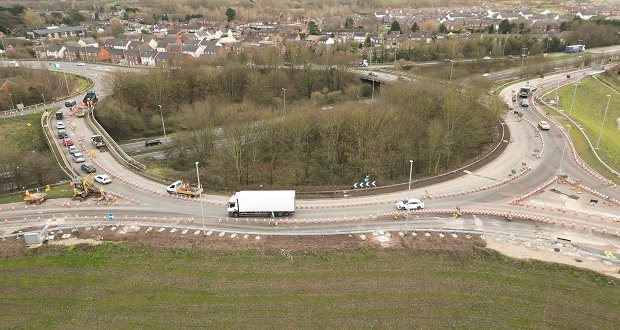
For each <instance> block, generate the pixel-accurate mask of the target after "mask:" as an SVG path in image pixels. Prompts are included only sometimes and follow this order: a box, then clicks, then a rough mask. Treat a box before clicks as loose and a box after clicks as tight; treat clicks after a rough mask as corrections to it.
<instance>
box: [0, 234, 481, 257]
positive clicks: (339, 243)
mask: <svg viewBox="0 0 620 330" xmlns="http://www.w3.org/2000/svg"><path fill="white" fill-rule="evenodd" d="M158 229H159V227H153V228H152V230H151V231H149V232H146V230H147V227H142V228H140V230H139V231H137V232H132V231H131V230H129V231H128V232H127V233H121V230H122V228H120V227H119V228H117V229H116V230H114V231H111V230H110V229H109V227H106V228H104V229H103V230H97V229H96V228H93V229H91V230H80V231H79V232H73V233H72V237H74V238H78V239H81V240H96V241H116V242H130V243H132V244H137V245H144V246H149V247H157V248H184V249H188V248H198V249H205V250H212V251H223V252H227V251H235V250H248V249H250V250H259V251H261V252H263V253H269V254H273V253H282V252H283V251H287V252H328V251H334V250H359V249H369V250H374V249H377V250H378V249H385V248H390V249H408V250H411V251H419V252H441V253H448V254H452V255H455V256H459V257H466V256H468V255H471V254H472V253H474V252H475V251H479V250H480V249H484V247H485V246H486V242H485V241H484V240H482V239H480V237H479V236H467V237H466V236H459V237H457V238H454V237H452V236H451V235H445V236H444V237H440V236H438V235H436V234H433V235H431V236H425V235H424V234H419V235H417V236H415V237H413V236H411V235H409V236H406V237H400V236H399V235H397V234H390V233H387V232H386V233H384V234H382V235H378V234H377V235H368V236H366V237H360V236H359V235H339V236H313V237H306V236H300V237H281V236H260V237H257V236H254V235H250V236H247V237H244V236H243V235H238V236H235V237H234V238H231V235H232V234H231V233H225V234H224V235H222V236H220V235H221V232H213V233H211V235H208V236H206V237H203V235H202V234H201V233H199V234H194V231H188V232H186V233H185V234H182V231H176V232H174V233H170V229H166V231H163V232H158V231H157V230H158ZM64 233H65V234H66V233H68V232H64ZM55 234H56V238H55V239H54V240H53V241H50V244H54V243H56V242H58V243H60V242H62V241H64V240H63V239H61V238H60V236H61V235H62V233H60V232H57V233H55ZM75 242H76V243H79V240H76V241H75ZM85 242H87V241H85ZM27 250H28V249H27V248H26V245H25V242H24V240H23V239H22V238H20V239H7V240H5V241H0V257H11V256H21V255H25V254H26V253H27Z"/></svg>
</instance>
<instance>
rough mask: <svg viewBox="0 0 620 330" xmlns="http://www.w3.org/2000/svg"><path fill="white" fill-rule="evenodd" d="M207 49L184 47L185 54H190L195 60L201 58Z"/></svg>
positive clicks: (202, 47)
mask: <svg viewBox="0 0 620 330" xmlns="http://www.w3.org/2000/svg"><path fill="white" fill-rule="evenodd" d="M204 50H205V47H204V46H199V45H197V46H184V47H183V54H188V55H191V56H193V57H195V58H198V57H200V55H202V53H203V52H204Z"/></svg>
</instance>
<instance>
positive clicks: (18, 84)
mask: <svg viewBox="0 0 620 330" xmlns="http://www.w3.org/2000/svg"><path fill="white" fill-rule="evenodd" d="M0 79H9V80H10V81H11V83H8V82H7V83H6V85H5V86H6V87H5V88H6V90H5V91H4V92H3V93H0V110H8V109H10V108H11V107H16V105H17V104H19V103H21V104H23V105H24V106H29V105H32V104H39V103H43V100H44V99H45V100H46V101H51V100H52V99H53V98H57V97H61V96H65V95H67V85H68V87H69V90H70V91H74V90H76V89H77V88H79V87H80V85H81V82H82V81H81V80H79V79H76V78H74V77H73V76H70V75H68V76H67V80H66V81H65V77H64V76H63V74H61V73H59V72H53V71H49V70H48V69H47V67H46V66H44V65H42V66H41V68H40V69H31V68H26V67H23V66H20V67H1V68H0Z"/></svg>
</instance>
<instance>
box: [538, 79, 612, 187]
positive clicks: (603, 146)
mask: <svg viewBox="0 0 620 330" xmlns="http://www.w3.org/2000/svg"><path fill="white" fill-rule="evenodd" d="M606 81H607V83H611V84H615V87H616V88H620V85H619V84H618V82H617V80H616V81H613V80H609V79H607V80H606ZM573 95H575V103H574V105H573ZM607 95H611V99H610V103H609V110H608V112H607V117H606V119H605V125H604V127H603V131H602V135H601V142H600V146H599V149H598V150H597V152H598V154H599V156H600V157H601V159H603V161H604V162H605V163H607V164H608V165H609V166H611V167H612V168H614V169H616V170H618V169H620V94H619V93H617V92H615V91H614V90H612V89H609V88H608V86H607V85H605V84H604V83H602V82H601V81H599V80H597V79H596V78H592V77H589V78H584V79H582V80H581V81H580V83H579V85H578V87H577V91H576V92H575V85H573V84H571V85H568V86H565V87H562V88H560V90H559V92H558V96H559V98H560V108H561V109H563V110H564V112H565V113H567V114H569V113H570V116H571V117H572V118H573V119H574V120H575V121H576V122H577V123H579V125H580V126H581V127H583V131H584V133H585V134H586V135H587V136H588V138H589V139H590V141H591V142H592V144H593V145H594V146H596V143H597V140H598V136H599V133H600V129H601V124H602V123H603V117H604V113H605V109H606V108H607V100H608V97H607ZM549 97H554V93H551V94H549ZM571 107H572V112H571ZM551 113H553V112H551ZM558 117H559V116H556V119H557V118H558ZM563 123H564V121H563ZM565 124H568V122H566V123H565ZM573 131H575V133H579V132H578V131H577V130H576V129H573ZM576 135H581V134H572V132H571V136H573V137H574V136H576ZM581 140H582V141H578V142H577V141H576V142H575V146H576V147H577V149H578V152H579V154H580V156H582V158H583V159H584V161H586V162H587V163H588V165H590V166H591V167H593V168H595V169H597V170H599V169H604V171H602V170H601V171H599V172H601V173H603V172H604V173H608V174H610V175H611V176H610V175H606V177H608V178H610V179H611V178H612V177H614V176H613V174H611V173H610V172H609V171H608V170H607V169H605V168H604V167H603V166H602V165H600V164H599V163H598V160H596V158H595V156H594V154H593V153H592V151H591V150H590V149H589V146H588V144H587V141H586V140H585V139H584V138H583V137H581ZM616 179H617V178H616ZM616 183H617V182H616Z"/></svg>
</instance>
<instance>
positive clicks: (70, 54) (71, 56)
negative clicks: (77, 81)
mask: <svg viewBox="0 0 620 330" xmlns="http://www.w3.org/2000/svg"><path fill="white" fill-rule="evenodd" d="M80 48H81V47H76V46H68V47H66V49H65V54H64V59H65V60H67V61H69V62H71V61H77V60H79V59H80V58H82V57H81V56H80Z"/></svg>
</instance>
